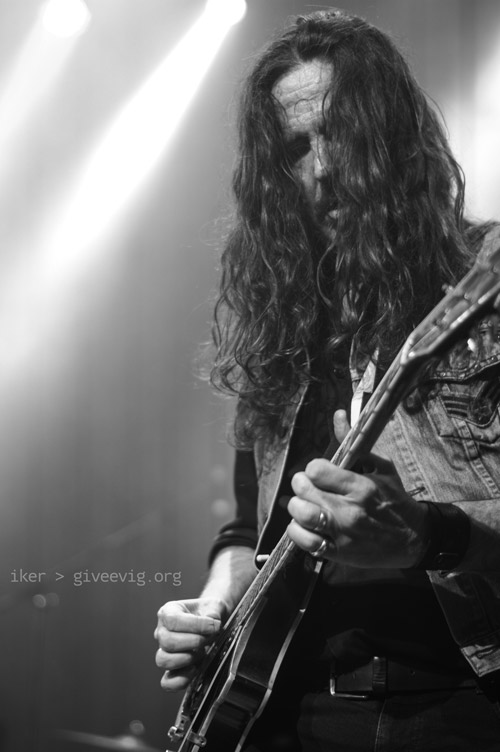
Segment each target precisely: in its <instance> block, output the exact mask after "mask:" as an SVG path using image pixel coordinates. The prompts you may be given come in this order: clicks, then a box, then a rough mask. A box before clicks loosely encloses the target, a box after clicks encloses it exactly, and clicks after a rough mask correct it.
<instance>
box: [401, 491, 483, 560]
mask: <svg viewBox="0 0 500 752" xmlns="http://www.w3.org/2000/svg"><path fill="white" fill-rule="evenodd" d="M424 503H425V504H427V506H428V509H429V517H430V519H429V522H430V525H429V528H430V538H429V542H428V545H427V549H426V551H425V554H424V555H423V557H422V558H421V559H420V561H419V562H418V563H417V564H415V565H414V566H413V567H411V568H412V569H427V570H443V571H450V570H452V569H455V567H457V566H458V565H459V564H460V562H461V561H462V559H463V557H464V555H465V552H466V551H467V548H468V546H469V540H470V520H469V518H468V516H467V515H466V514H465V512H464V511H463V510H462V509H460V507H458V506H456V505H455V504H434V503H433V502H432V501H426V502H424Z"/></svg>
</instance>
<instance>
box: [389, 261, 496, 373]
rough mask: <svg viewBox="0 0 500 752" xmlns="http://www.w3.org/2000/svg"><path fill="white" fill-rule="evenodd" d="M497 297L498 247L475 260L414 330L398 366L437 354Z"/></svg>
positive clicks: (493, 302)
mask: <svg viewBox="0 0 500 752" xmlns="http://www.w3.org/2000/svg"><path fill="white" fill-rule="evenodd" d="M499 296H500V248H494V249H491V251H490V252H489V253H485V254H482V255H481V256H480V257H478V259H477V260H476V262H475V264H474V266H473V267H472V269H471V270H470V271H469V272H468V273H467V274H466V275H465V277H463V278H462V279H461V281H460V282H459V283H458V284H457V285H456V287H454V288H452V289H451V290H449V291H448V292H447V293H446V295H445V296H444V298H443V299H442V300H441V301H440V302H439V303H438V305H437V306H436V307H435V308H434V309H433V310H432V311H431V313H430V314H429V315H428V316H426V318H425V319H424V320H423V321H422V322H421V323H420V324H419V325H418V326H417V328H416V329H414V331H413V332H412V333H411V334H410V336H409V337H408V339H407V340H406V342H405V344H404V346H403V349H402V352H401V364H402V365H403V366H404V365H406V364H408V363H409V362H410V361H416V360H428V359H429V358H431V357H433V356H436V355H439V354H440V353H441V352H442V350H443V349H444V348H445V346H448V347H449V346H450V345H451V344H452V343H453V341H454V340H455V339H456V338H457V337H458V336H460V334H461V333H462V332H463V331H464V330H465V329H466V328H467V326H470V325H471V324H472V323H473V322H474V321H475V320H477V319H478V318H479V316H480V315H481V314H485V313H487V312H488V311H489V310H492V309H494V308H495V300H496V298H498V297H499ZM499 303H500V300H499V301H498V302H497V306H498V305H499Z"/></svg>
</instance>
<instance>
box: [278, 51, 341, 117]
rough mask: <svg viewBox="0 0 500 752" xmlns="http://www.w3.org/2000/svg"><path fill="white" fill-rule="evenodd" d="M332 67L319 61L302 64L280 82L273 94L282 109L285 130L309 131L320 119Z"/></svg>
mask: <svg viewBox="0 0 500 752" xmlns="http://www.w3.org/2000/svg"><path fill="white" fill-rule="evenodd" d="M331 80H332V67H331V65H330V64H329V63H325V62H323V61H321V60H311V61H310V62H308V63H301V64H300V65H299V66H298V67H297V68H294V69H293V70H292V71H290V73H287V74H286V75H285V76H283V77H282V78H280V79H279V81H277V83H276V84H275V85H274V88H273V95H274V97H275V99H276V100H277V101H278V102H279V104H280V105H281V107H282V113H283V117H284V125H285V128H286V129H287V130H293V131H295V130H298V129H302V128H306V129H307V128H308V127H310V126H311V125H313V124H314V123H316V122H318V121H322V119H323V110H324V107H325V99H326V97H327V94H328V91H329V88H330V84H331Z"/></svg>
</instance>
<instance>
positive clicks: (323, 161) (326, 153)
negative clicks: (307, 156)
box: [312, 135, 331, 180]
mask: <svg viewBox="0 0 500 752" xmlns="http://www.w3.org/2000/svg"><path fill="white" fill-rule="evenodd" d="M312 151H313V159H314V162H313V165H314V177H315V178H316V180H322V179H323V178H325V177H326V176H327V175H328V173H329V172H330V167H331V157H330V147H329V144H328V142H327V140H326V138H325V137H324V136H321V135H319V136H316V138H315V139H314V142H313V144H312Z"/></svg>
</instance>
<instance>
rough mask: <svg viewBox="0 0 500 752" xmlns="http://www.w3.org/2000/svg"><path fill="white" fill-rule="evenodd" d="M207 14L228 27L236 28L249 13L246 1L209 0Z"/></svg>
mask: <svg viewBox="0 0 500 752" xmlns="http://www.w3.org/2000/svg"><path fill="white" fill-rule="evenodd" d="M205 12H206V13H208V14H210V15H211V16H213V17H214V20H215V19H217V20H218V21H221V22H222V23H224V24H225V25H226V26H234V25H235V24H237V23H238V22H239V21H241V20H242V18H243V17H244V15H245V13H246V12H247V4H246V2H245V0H207V4H206V6H205Z"/></svg>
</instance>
